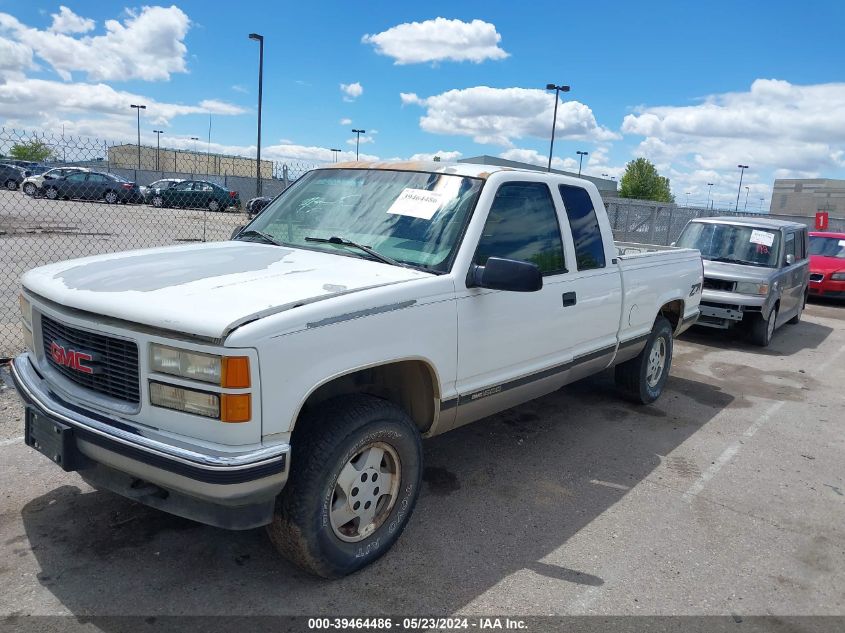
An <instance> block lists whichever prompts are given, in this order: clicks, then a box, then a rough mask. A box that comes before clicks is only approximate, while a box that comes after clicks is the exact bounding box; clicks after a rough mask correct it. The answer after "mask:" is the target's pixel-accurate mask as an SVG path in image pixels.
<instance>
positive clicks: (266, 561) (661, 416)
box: [18, 373, 733, 617]
mask: <svg viewBox="0 0 845 633" xmlns="http://www.w3.org/2000/svg"><path fill="white" fill-rule="evenodd" d="M732 401H733V397H732V396H731V395H730V394H727V393H724V392H723V391H722V390H720V389H719V388H718V387H712V386H711V385H708V384H705V383H701V382H696V381H693V380H689V379H684V378H678V377H674V376H673V377H671V378H670V380H669V383H668V385H667V391H666V393H665V394H664V397H663V399H661V400H660V401H659V402H658V403H657V404H656V405H654V406H649V407H640V406H636V405H633V404H629V403H627V402H626V401H624V400H621V399H620V397H619V396H618V394H617V392H616V390H615V389H614V387H613V384H612V377H611V376H610V375H609V374H608V373H605V374H602V375H600V376H597V377H594V378H591V379H588V380H585V381H582V382H580V383H576V384H574V385H570V386H569V387H567V388H565V389H563V390H561V391H559V392H556V393H554V394H551V395H549V396H547V397H545V398H541V399H539V400H536V401H534V402H532V403H529V404H526V405H523V406H520V407H517V408H515V409H511V410H509V411H506V412H504V413H502V414H499V415H497V416H494V417H491V418H487V419H485V420H481V421H479V422H476V423H475V424H472V425H469V426H467V427H463V428H461V429H458V430H456V431H454V432H451V433H448V434H446V435H443V436H440V437H438V438H434V439H432V440H429V441H427V442H426V443H425V463H426V471H425V481H426V483H425V485H424V489H423V493H422V495H421V497H420V501H419V504H418V506H417V509H416V512H415V513H414V516H413V517H412V520H411V522H410V525H409V527H408V529H407V530H406V532H405V534H404V535H403V536H402V538H401V539H400V540H399V542H398V543H397V545H396V546H395V547H394V548H393V550H392V551H391V552H389V553H388V554H387V555H386V556H385V557H383V558H382V559H381V560H379V561H378V562H376V563H375V564H374V565H372V566H371V567H369V568H367V569H365V570H363V571H361V572H359V573H357V574H354V575H353V576H350V577H348V578H345V579H342V580H339V581H333V582H327V581H323V580H318V579H314V578H312V577H310V576H308V575H306V574H304V573H302V572H300V571H298V570H297V569H296V568H294V567H292V566H291V565H289V564H288V563H286V562H285V561H283V560H281V559H280V558H278V557H277V555H276V554H275V552H274V550H273V549H272V547H271V546H270V544H269V542H268V540H267V539H266V538H265V535H264V532H263V530H252V531H249V532H226V531H223V530H218V529H214V528H210V527H205V526H202V525H199V524H196V523H193V522H191V521H188V520H184V519H180V518H176V517H173V516H170V515H167V514H164V513H161V512H158V511H156V510H152V509H149V508H146V507H144V506H140V505H137V504H134V503H132V502H130V501H127V500H125V499H123V498H121V497H118V496H115V495H112V494H110V493H106V492H81V491H80V489H79V488H77V487H75V486H62V487H60V488H57V489H55V490H53V491H51V492H50V493H48V494H46V495H44V496H42V497H40V498H37V499H35V500H33V501H31V502H30V503H29V504H27V505H26V506H25V507H24V508H23V523H24V527H25V531H26V535H25V536H24V535H21V536H20V537H18V538H19V539H20V540H21V543H20V546H21V547H24V546H25V545H26V543H25V540H26V538H28V540H29V542H30V544H31V549H32V552H33V554H34V555H35V557H36V558H37V561H38V563H39V565H40V568H41V572H40V574H39V576H38V578H39V580H40V582H41V584H42V585H43V586H44V587H45V588H46V589H48V590H49V591H50V592H52V593H53V594H54V595H55V596H56V597H57V598H58V599H59V600H60V601H61V602H62V603H63V604H64V605H65V606H66V607H67V608H68V609H69V610H70V611H72V612H73V613H74V614H75V615H77V616H78V617H85V616H92V615H109V614H147V615H157V614H228V615H232V614H239V613H244V614H246V613H250V614H278V613H286V614H309V615H316V614H319V613H325V614H338V613H344V614H360V615H374V614H385V613H406V614H407V613H417V614H426V615H434V614H449V613H453V612H455V611H456V610H458V609H460V608H461V607H463V606H464V605H466V604H467V603H469V602H470V601H472V600H473V599H474V598H475V597H476V596H478V595H480V594H482V593H483V592H485V591H487V590H488V589H490V588H491V587H492V586H494V585H496V584H497V583H498V582H499V581H500V580H502V579H503V578H504V577H506V576H508V575H509V574H511V573H514V572H516V571H519V570H522V569H530V570H532V571H534V572H535V573H537V574H541V575H543V576H546V577H548V578H550V579H553V580H556V581H559V582H563V583H577V584H581V585H587V586H599V585H602V584H603V583H604V579H602V578H600V577H599V576H598V575H596V574H595V573H593V572H594V570H591V569H574V568H569V567H566V566H558V565H551V564H548V563H547V562H543V561H542V559H543V558H544V557H546V556H547V555H548V554H549V553H551V552H552V551H554V550H556V549H557V548H559V547H560V546H561V545H563V544H564V543H566V542H567V540H568V539H570V538H571V537H572V536H573V535H574V534H576V533H577V532H578V531H579V530H581V529H582V528H583V527H584V526H585V525H587V524H589V523H590V522H591V521H592V520H593V519H595V518H596V517H597V516H599V515H600V514H602V513H603V512H604V511H605V510H606V509H608V508H609V507H610V506H612V505H613V504H615V503H616V502H618V501H619V500H620V499H621V498H622V497H623V496H624V495H625V494H626V489H627V488H630V487H633V486H635V485H636V484H637V483H638V482H640V481H641V480H642V479H643V478H644V477H646V476H648V475H649V474H650V473H651V472H652V470H653V469H654V468H655V467H656V466H657V465H658V464H659V463H660V460H661V457H662V456H665V455H667V454H668V453H669V452H671V451H672V450H673V449H674V448H675V447H677V446H678V445H679V444H681V443H682V442H684V441H685V440H686V439H687V438H688V437H689V436H690V435H692V434H693V433H694V432H695V431H697V430H698V429H699V428H700V427H701V426H702V425H704V424H706V423H707V422H708V421H709V420H710V419H712V418H713V417H714V416H715V415H716V414H718V413H719V411H721V410H722V409H723V408H725V407H727V406H728V405H730V404H731V402H732ZM664 407H665V408H664ZM681 412H683V413H681ZM45 472H46V471H45ZM608 483H609V484H610V485H608Z"/></svg>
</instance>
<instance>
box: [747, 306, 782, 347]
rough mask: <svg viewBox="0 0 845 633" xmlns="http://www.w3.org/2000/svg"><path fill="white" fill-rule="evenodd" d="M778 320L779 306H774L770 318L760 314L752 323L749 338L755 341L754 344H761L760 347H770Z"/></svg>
mask: <svg viewBox="0 0 845 633" xmlns="http://www.w3.org/2000/svg"><path fill="white" fill-rule="evenodd" d="M777 320H778V307H777V306H775V307H773V308H772V311H771V312H770V313H769V318H768V319H764V318H763V315H762V314H761V315H759V316H758V317H757V318H756V319H754V321H752V323H751V331H750V332H749V335H748V338H749V340H750V341H751V342H752V343H754V345H759V346H760V347H768V345H769V343H771V342H772V337H773V336H774V334H775V328H776V327H777Z"/></svg>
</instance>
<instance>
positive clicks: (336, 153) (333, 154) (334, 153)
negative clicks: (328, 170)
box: [329, 149, 340, 162]
mask: <svg viewBox="0 0 845 633" xmlns="http://www.w3.org/2000/svg"><path fill="white" fill-rule="evenodd" d="M329 151H330V152H332V156H333V157H334V162H337V155H338V154H340V150H339V149H330V150H329Z"/></svg>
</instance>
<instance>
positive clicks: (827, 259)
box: [810, 232, 845, 299]
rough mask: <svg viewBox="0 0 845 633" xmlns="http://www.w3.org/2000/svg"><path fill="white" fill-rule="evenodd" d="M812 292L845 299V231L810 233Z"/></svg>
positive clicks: (818, 295)
mask: <svg viewBox="0 0 845 633" xmlns="http://www.w3.org/2000/svg"><path fill="white" fill-rule="evenodd" d="M810 294H811V295H814V296H816V297H835V298H838V299H845V233H827V232H825V233H819V232H813V233H810Z"/></svg>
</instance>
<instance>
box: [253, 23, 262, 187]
mask: <svg viewBox="0 0 845 633" xmlns="http://www.w3.org/2000/svg"><path fill="white" fill-rule="evenodd" d="M249 39H251V40H255V41H256V42H258V140H257V142H256V154H255V191H256V194H255V195H257V196H260V195H261V189H262V187H261V185H262V183H261V95H262V90H263V88H264V36H263V35H259V34H258V33H250V34H249Z"/></svg>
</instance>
